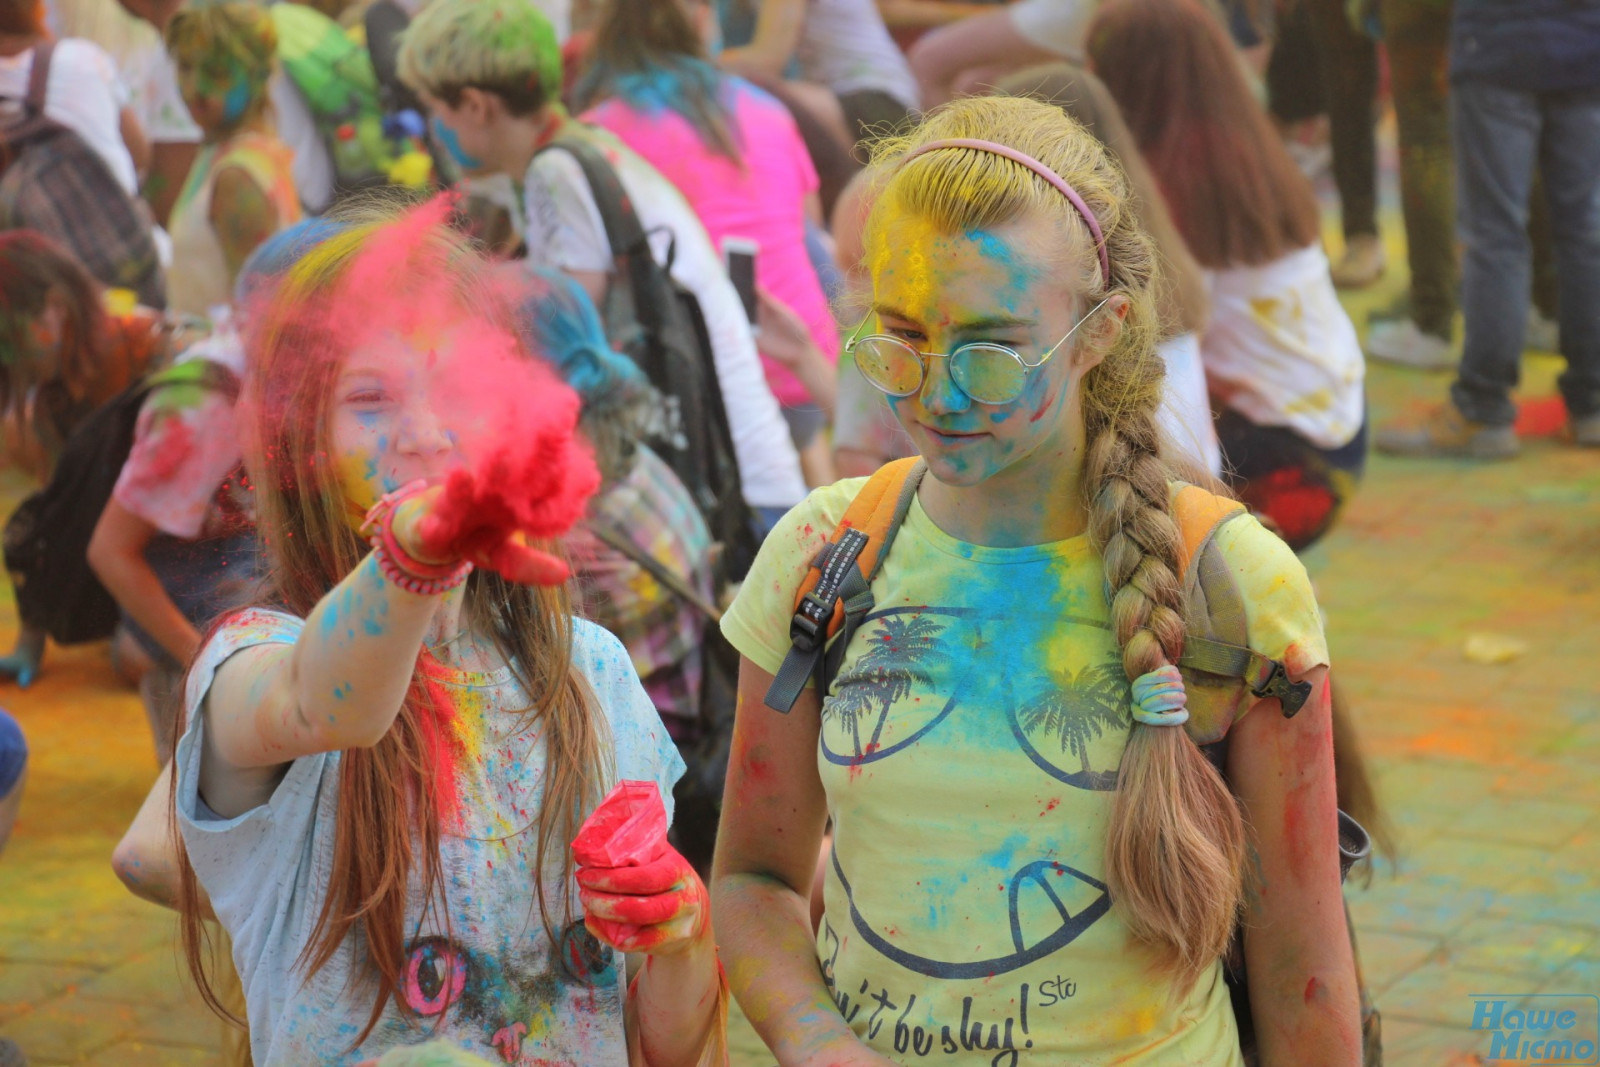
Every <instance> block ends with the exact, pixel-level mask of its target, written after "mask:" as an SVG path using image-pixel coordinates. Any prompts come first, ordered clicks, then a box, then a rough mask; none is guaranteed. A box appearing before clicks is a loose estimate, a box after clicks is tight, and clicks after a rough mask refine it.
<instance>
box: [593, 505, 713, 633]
mask: <svg viewBox="0 0 1600 1067" xmlns="http://www.w3.org/2000/svg"><path fill="white" fill-rule="evenodd" d="M585 525H587V526H588V527H589V532H590V533H592V534H594V535H595V537H596V538H597V539H599V540H600V541H601V542H603V543H604V544H607V545H610V546H611V547H612V548H613V549H615V550H616V551H618V552H620V553H622V554H623V555H624V556H627V557H628V558H629V559H630V560H632V561H633V562H634V563H636V564H638V565H639V567H640V569H642V570H644V571H645V572H646V573H648V574H649V575H650V577H652V578H654V579H655V580H656V581H658V582H660V583H661V585H662V587H663V588H664V589H666V590H667V591H668V592H670V593H672V594H673V595H674V596H676V597H677V598H678V599H679V600H682V601H683V602H684V603H686V604H688V605H689V606H690V607H692V608H694V609H695V610H696V611H698V612H699V613H700V614H701V615H704V616H705V617H706V619H707V620H708V621H709V622H713V623H718V624H720V623H721V622H722V609H721V608H719V607H717V606H716V605H715V604H713V603H711V601H709V600H707V599H706V598H705V597H704V596H702V595H701V594H700V591H699V590H698V589H696V588H695V587H694V586H693V584H691V581H690V579H687V578H685V577H684V576H683V575H681V574H679V573H678V572H677V571H675V570H673V569H672V568H671V567H668V566H667V565H666V564H665V563H662V562H661V561H660V560H659V559H657V558H656V557H654V556H652V555H651V554H650V553H648V552H646V551H645V550H644V549H642V548H640V547H639V546H638V545H637V544H635V543H634V542H633V539H632V538H630V537H629V536H628V535H627V534H625V533H623V532H622V531H621V530H620V529H618V528H617V527H616V526H614V525H612V524H611V523H610V522H607V521H606V520H604V519H597V518H593V517H590V518H588V519H587V520H585Z"/></svg>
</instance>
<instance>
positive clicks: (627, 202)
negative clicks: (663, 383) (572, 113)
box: [535, 135, 660, 328]
mask: <svg viewBox="0 0 1600 1067" xmlns="http://www.w3.org/2000/svg"><path fill="white" fill-rule="evenodd" d="M557 148H559V149H561V150H562V151H564V152H566V153H567V154H568V155H570V156H571V157H572V158H573V159H575V160H577V161H578V166H579V167H580V168H581V169H582V170H583V180H584V181H585V182H587V183H588V185H589V192H590V193H592V194H594V203H595V207H596V208H598V209H599V211H600V223H601V225H603V226H604V227H605V229H606V240H607V241H608V242H610V244H611V256H612V258H613V259H616V260H620V261H623V262H624V263H625V264H626V266H627V268H628V281H629V283H630V285H631V287H632V289H633V291H634V292H636V293H644V292H647V291H648V286H649V280H648V277H647V272H648V270H649V264H648V263H646V262H644V261H643V260H642V259H640V258H639V257H640V256H650V255H651V251H650V242H649V240H648V238H647V237H646V235H645V232H644V227H643V226H642V225H641V224H640V222H639V216H638V214H637V213H635V211H634V210H633V201H632V200H631V199H629V197H628V191H627V190H626V189H624V188H623V187H622V181H621V179H619V178H618V177H617V171H616V168H615V167H613V166H612V165H611V163H610V161H609V160H607V159H606V157H605V154H604V153H602V152H601V151H600V150H599V149H598V148H596V147H595V146H594V145H592V144H590V143H589V142H588V141H586V140H584V139H583V138H582V137H575V136H570V135H567V136H560V137H557V138H555V140H553V141H551V142H550V143H549V144H546V145H544V146H542V147H541V148H540V149H539V151H538V152H536V153H535V156H538V155H541V154H543V153H545V152H548V151H550V150H551V149H557ZM637 303H643V304H648V303H649V301H638V302H637ZM634 314H635V315H637V316H639V318H640V325H642V326H645V327H647V328H649V327H654V326H659V325H660V323H659V322H656V321H654V309H653V308H648V307H637V306H636V307H635V308H634ZM647 315H648V316H651V321H645V316H647Z"/></svg>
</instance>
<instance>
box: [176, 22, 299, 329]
mask: <svg viewBox="0 0 1600 1067" xmlns="http://www.w3.org/2000/svg"><path fill="white" fill-rule="evenodd" d="M277 39H278V38H277V32H276V30H274V28H273V24H272V17H271V15H269V14H268V12H267V9H266V7H265V5H263V4H260V3H257V2H255V0H218V2H216V3H208V4H203V5H196V6H194V7H187V8H185V9H183V10H181V11H179V12H178V13H177V14H176V15H174V16H173V17H172V20H171V21H170V22H168V23H167V29H166V40H167V49H168V51H169V52H171V54H172V59H173V62H174V64H175V65H176V66H177V68H178V84H179V87H180V89H181V90H182V92H183V99H184V103H185V104H187V105H188V108H189V113H190V114H191V115H192V116H193V117H194V121H195V122H196V123H197V124H198V125H199V126H200V129H201V130H202V131H204V134H205V140H204V142H203V144H202V145H201V149H200V155H199V156H198V158H196V159H195V162H194V166H193V167H192V168H191V169H190V171H189V177H188V178H187V180H185V182H184V184H183V189H182V191H181V192H179V194H178V199H177V202H176V203H175V204H174V206H173V208H172V222H171V225H170V226H169V229H170V231H171V234H172V270H171V272H170V273H169V275H168V278H167V285H168V295H167V299H168V307H169V310H171V311H172V312H173V313H174V314H178V315H192V316H197V317H202V318H203V317H205V316H206V315H208V314H210V312H211V309H212V308H214V307H219V306H222V305H226V304H227V303H228V301H229V299H230V298H231V297H232V296H233V285H234V281H235V279H236V278H237V277H238V275H239V270H240V268H241V267H243V266H244V261H245V259H246V257H248V256H249V255H250V253H251V252H252V251H253V250H254V249H255V247H256V246H257V245H259V244H260V243H261V242H262V241H265V240H266V239H267V238H268V237H271V236H272V235H273V234H274V233H275V232H277V231H278V230H280V229H282V228H283V227H285V226H289V225H291V224H293V223H294V222H296V221H297V220H298V219H299V218H300V199H299V196H298V194H297V193H296V192H295V185H294V173H293V163H294V159H293V156H292V154H291V153H290V152H289V150H288V149H287V148H286V147H284V145H283V143H282V142H281V141H279V140H278V138H277V137H276V136H275V135H274V134H273V132H272V124H271V120H270V116H269V114H268V97H267V80H268V78H269V77H270V76H271V74H272V69H273V55H274V53H275V51H276V48H277Z"/></svg>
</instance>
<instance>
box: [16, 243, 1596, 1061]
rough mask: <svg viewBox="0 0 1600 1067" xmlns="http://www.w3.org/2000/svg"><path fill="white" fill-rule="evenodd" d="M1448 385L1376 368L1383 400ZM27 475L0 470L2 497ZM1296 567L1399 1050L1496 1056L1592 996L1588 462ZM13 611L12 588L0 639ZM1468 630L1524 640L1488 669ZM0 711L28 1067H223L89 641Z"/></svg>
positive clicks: (1409, 399)
mask: <svg viewBox="0 0 1600 1067" xmlns="http://www.w3.org/2000/svg"><path fill="white" fill-rule="evenodd" d="M1397 229H1398V227H1397V226H1395V227H1391V232H1393V231H1394V230H1397ZM1395 251H1396V252H1398V250H1395ZM1394 260H1395V261H1401V262H1403V260H1400V258H1399V256H1398V255H1395V256H1394ZM1399 286H1400V279H1399V278H1397V277H1391V278H1390V280H1389V281H1388V282H1387V283H1386V284H1385V285H1384V286H1382V287H1380V288H1379V289H1378V290H1376V291H1374V292H1371V293H1368V294H1365V295H1364V296H1363V297H1362V298H1360V299H1359V300H1356V301H1352V309H1353V310H1357V311H1360V310H1364V309H1365V308H1367V307H1370V306H1373V305H1376V304H1379V303H1384V302H1386V301H1387V300H1388V299H1391V298H1392V297H1393V296H1394V294H1395V293H1396V292H1397V291H1398V288H1399ZM1558 370H1559V361H1557V360H1555V359H1553V358H1551V357H1548V356H1545V357H1539V356H1533V357H1530V359H1529V361H1528V381H1527V383H1526V384H1525V387H1524V395H1526V396H1533V397H1538V396H1548V395H1550V394H1551V393H1552V392H1553V379H1554V375H1555V373H1556V372H1557V371H1558ZM1447 380H1448V376H1446V375H1423V374H1416V373H1411V372H1405V371H1399V370H1392V369H1386V368H1382V367H1375V368H1374V369H1373V372H1372V378H1371V397H1372V401H1373V408H1374V413H1375V415H1376V416H1377V417H1379V418H1382V417H1384V416H1386V415H1388V414H1391V413H1395V412H1399V411H1404V410H1407V409H1409V408H1415V407H1417V406H1419V405H1421V404H1423V403H1425V402H1431V401H1433V400H1436V399H1437V398H1438V397H1439V396H1441V395H1442V392H1443V389H1444V387H1445V384H1446V382H1447ZM23 490H24V486H23V484H22V483H21V482H20V481H19V480H17V479H16V478H15V477H14V476H6V475H0V512H9V510H10V507H11V505H12V504H13V503H14V502H15V500H16V499H18V497H19V495H20V494H21V492H22V491H23ZM1308 564H1309V566H1310V568H1311V570H1312V572H1313V574H1314V575H1315V577H1316V581H1317V585H1318V589H1319V593H1320V595H1321V598H1322V601H1323V603H1324V605H1325V606H1326V609H1327V612H1328V618H1329V631H1330V636H1331V643H1332V648H1333V653H1334V658H1335V666H1336V670H1337V672H1338V675H1339V677H1340V679H1341V683H1342V684H1343V685H1345V686H1346V687H1347V691H1348V692H1349V693H1350V695H1351V697H1352V701H1353V704H1354V709H1355V714H1356V717H1357V719H1358V721H1359V723H1360V726H1361V730H1362V734H1363V737H1364V739H1365V743H1366V746H1367V748H1368V751H1369V753H1370V755H1371V757H1372V759H1373V762H1374V764H1375V765H1376V768H1377V770H1378V774H1379V784H1380V787H1381V789H1382V791H1383V794H1384V798H1385V800H1386V802H1387V803H1388V805H1389V809H1390V811H1391V812H1392V815H1393V818H1394V820H1395V822H1396V824H1397V826H1398V828H1399V830H1400V835H1401V846H1402V855H1401V859H1400V862H1399V865H1398V867H1397V868H1393V869H1391V868H1384V869H1382V870H1380V871H1378V872H1377V875H1376V877H1374V878H1373V879H1372V882H1371V885H1370V886H1369V887H1367V888H1352V889H1351V890H1350V892H1349V900H1350V905H1351V909H1352V911H1353V913H1354V916H1355V919H1356V923H1357V927H1358V933H1359V938H1360V945H1361V951H1362V954H1363V956H1364V958H1365V963H1366V968H1367V973H1368V978H1369V981H1370V983H1371V986H1372V990H1373V992H1374V994H1375V996H1376V997H1377V999H1378V1002H1379V1004H1380V1006H1381V1008H1382V1009H1383V1012H1384V1016H1385V1033H1386V1038H1387V1040H1386V1045H1387V1052H1388V1055H1387V1060H1388V1062H1389V1063H1390V1064H1393V1065H1397V1067H1412V1065H1415V1067H1438V1065H1452V1064H1470V1063H1480V1062H1486V1061H1485V1060H1483V1059H1482V1058H1481V1057H1482V1056H1483V1055H1486V1054H1487V1052H1488V1040H1489V1035H1488V1034H1487V1033H1485V1032H1483V1031H1474V1030H1472V1029H1471V1028H1470V1026H1471V1022H1472V1018H1473V1001H1472V999H1471V997H1470V994H1473V993H1497V994H1502V995H1505V996H1506V997H1507V998H1509V999H1511V1000H1513V1001H1516V1002H1524V1001H1525V998H1528V997H1531V996H1534V995H1535V994H1550V993H1589V994H1595V993H1600V777H1597V775H1596V773H1595V768H1596V766H1597V764H1600V684H1597V682H1596V680H1595V676H1594V675H1591V674H1589V673H1588V672H1589V669H1590V668H1591V667H1593V666H1595V665H1596V663H1597V662H1600V454H1597V453H1580V452H1577V451H1575V450H1573V449H1571V448H1568V447H1565V446H1562V445H1559V444H1557V443H1555V442H1553V441H1548V440H1535V441H1531V442H1530V443H1529V445H1528V447H1527V450H1526V452H1525V454H1524V456H1523V457H1522V458H1521V459H1519V460H1517V461H1515V462H1511V463H1506V464H1501V465H1496V466H1473V465H1468V464H1465V463H1448V462H1421V461H1403V462H1402V461H1395V460H1388V459H1385V458H1383V457H1374V458H1373V461H1372V464H1371V467H1370V470H1369V474H1368V477H1367V480H1366V482H1365V483H1364V485H1363V486H1362V489H1361V492H1360V494H1359V496H1358V497H1357V498H1356V500H1355V501H1354V503H1353V504H1352V505H1351V507H1350V508H1349V510H1348V512H1347V513H1346V516H1345V518H1344V520H1343V522H1342V525H1341V526H1340V528H1339V529H1338V530H1337V531H1336V532H1335V533H1334V534H1333V535H1332V536H1331V537H1329V538H1328V540H1327V541H1326V543H1325V544H1324V545H1322V546H1319V547H1318V548H1317V549H1316V550H1314V551H1313V553H1312V554H1311V556H1310V558H1309V559H1308ZM14 625H15V620H14V614H13V612H12V610H11V608H10V606H9V600H8V601H7V603H6V605H5V606H4V607H3V608H0V642H5V647H9V641H10V639H11V634H12V631H13V628H14ZM1474 637H1477V638H1478V642H1477V643H1483V640H1482V639H1483V638H1484V637H1488V638H1490V639H1492V640H1491V641H1490V642H1489V643H1490V644H1494V643H1495V642H1496V641H1498V643H1499V644H1500V645H1501V646H1502V647H1503V648H1507V650H1508V651H1509V652H1510V653H1512V655H1511V656H1510V658H1509V660H1508V661H1507V662H1502V663H1480V662H1476V661H1475V660H1474V659H1472V658H1470V657H1469V656H1468V655H1467V652H1466V650H1467V648H1468V643H1469V640H1471V639H1473V638H1474ZM1500 639H1511V642H1512V644H1511V645H1510V646H1507V644H1506V642H1505V641H1503V640H1500ZM1516 642H1521V643H1522V644H1521V646H1520V651H1519V647H1518V646H1517V645H1516V644H1515V643H1516ZM0 702H4V703H5V705H6V706H8V707H9V708H10V709H11V710H12V711H13V712H14V713H15V714H16V715H17V717H18V718H19V719H20V720H21V722H22V723H23V727H24V729H25V730H26V731H27V733H28V736H29V740H30V743H31V745H32V747H33V761H32V769H31V778H30V781H29V783H28V792H27V796H26V800H25V802H24V806H23V809H22V816H21V819H20V821H19V824H18V828H17V832H16V835H15V837H14V838H13V840H12V842H11V846H10V848H9V850H8V851H7V853H6V855H5V856H4V858H3V859H0V1034H3V1035H4V1036H6V1037H9V1038H11V1039H12V1040H14V1041H16V1042H17V1043H18V1044H20V1045H21V1046H22V1048H23V1049H24V1050H25V1051H26V1053H27V1054H28V1056H29V1059H30V1062H31V1063H33V1064H35V1065H38V1067H49V1065H67V1064H72V1065H98V1064H108V1065H109V1064H116V1065H121V1067H140V1065H144V1064H151V1065H180V1067H185V1065H190V1064H194V1065H199V1064H211V1063H215V1062H217V1052H216V1050H217V1048H218V1045H219V1039H220V1038H219V1035H220V1024H219V1023H218V1022H217V1021H216V1020H215V1019H214V1018H213V1017H211V1016H210V1015H209V1014H207V1012H206V1011H205V1009H204V1008H203V1007H201V1006H200V1004H199V1001H198V997H197V996H196V995H195V994H194V993H193V992H192V990H191V988H190V986H189V983H188V980H187V978H186V977H185V976H184V974H183V973H182V972H181V971H180V969H179V967H178V965H177V962H176V957H175V951H174V944H175V926H174V921H173V918H172V916H171V915H170V914H169V913H167V912H164V911H163V910H161V909H159V908H157V907H154V906H152V905H148V904H145V903H142V902H140V901H138V900H135V899H134V898H132V897H131V896H128V895H127V894H126V893H125V892H123V890H122V888H121V886H120V884H119V883H118V882H117V881H116V880H115V878H114V877H113V876H112V873H111V869H110V866H109V863H108V859H109V856H110V852H111V848H112V846H113V845H114V843H115V842H116V840H117V838H118V837H119V836H120V834H121V831H122V829H123V828H124V827H125V826H126V824H127V822H128V821H129V819H130V818H131V817H132V815H133V813H134V811H135V809H136V808H137V807H138V804H139V802H140V800H141V798H142V797H143V795H144V793H145V791H146V790H147V788H148V787H149V784H150V782H151V780H152V779H153V778H154V776H155V772H156V763H155V759H154V755H153V752H152V747H151V742H150V737H149V730H148V727H147V726H146V724H145V720H144V716H143V714H142V712H141V711H140V708H139V704H138V700H137V698H136V697H135V696H134V694H132V693H131V692H129V691H127V690H126V689H125V688H123V687H122V686H121V685H120V684H119V683H118V682H117V680H116V678H115V676H114V675H113V674H112V672H111V669H110V667H109V665H108V663H107V659H106V653H105V649H104V647H103V646H89V647H85V648H77V649H67V650H61V649H52V650H51V652H50V658H49V661H48V664H47V670H46V671H45V672H44V674H43V675H42V676H41V678H40V679H39V681H38V682H37V683H35V685H34V686H33V688H31V689H29V690H27V691H25V692H19V691H17V690H15V689H14V688H12V689H7V690H5V691H4V692H0ZM1527 1003H1533V1002H1531V1001H1528V1002H1527ZM736 1044H737V1046H738V1047H739V1048H740V1050H741V1055H740V1062H741V1063H748V1064H751V1065H754V1064H759V1063H762V1062H767V1063H770V1062H771V1061H770V1059H765V1060H763V1058H762V1056H761V1055H760V1053H759V1051H758V1050H759V1046H758V1045H756V1044H755V1042H754V1037H753V1035H752V1034H750V1032H749V1031H748V1029H747V1028H745V1027H742V1026H741V1027H740V1029H739V1031H738V1038H737V1040H736ZM752 1046H753V1047H752ZM1591 1062H1592V1061H1591Z"/></svg>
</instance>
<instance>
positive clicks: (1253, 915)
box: [1228, 667, 1361, 1067]
mask: <svg viewBox="0 0 1600 1067" xmlns="http://www.w3.org/2000/svg"><path fill="white" fill-rule="evenodd" d="M1305 680H1306V681H1309V682H1310V683H1311V684H1312V686H1313V690H1312V692H1313V693H1314V694H1315V695H1314V696H1313V697H1312V699H1310V700H1309V701H1307V702H1306V705H1305V707H1304V708H1302V709H1301V710H1300V712H1299V713H1298V714H1297V715H1295V716H1294V718H1292V719H1285V718H1284V717H1283V713H1282V710H1281V709H1280V707H1279V705H1278V702H1277V701H1276V700H1265V701H1261V702H1259V703H1258V704H1257V705H1256V706H1255V707H1254V708H1253V709H1252V711H1251V713H1250V714H1248V715H1246V716H1245V717H1244V718H1243V719H1242V720H1240V721H1239V722H1238V723H1237V724H1236V725H1235V726H1234V728H1233V731H1232V734H1231V742H1230V744H1229V749H1228V777H1229V780H1230V781H1231V783H1232V785H1233V789H1234V791H1235V792H1236V793H1237V794H1238V796H1239V799H1240V801H1241V802H1242V803H1243V805H1244V810H1245V817H1246V820H1247V822H1248V824H1249V825H1250V827H1251V829H1252V831H1253V837H1254V843H1255V848H1256V852H1257V859H1258V863H1257V864H1256V865H1255V867H1256V871H1257V882H1258V884H1257V885H1256V886H1255V887H1254V890H1253V892H1252V893H1251V894H1250V896H1249V905H1248V914H1247V916H1246V920H1245V931H1246V933H1245V943H1244V948H1245V962H1246V965H1247V966H1248V968H1249V972H1250V1006H1251V1008H1252V1010H1253V1012H1254V1015H1255V1023H1256V1035H1257V1039H1258V1041H1259V1043H1260V1050H1261V1062H1262V1064H1263V1065H1265V1067H1280V1065H1285V1064H1295V1065H1319V1064H1327V1065H1335V1064H1337V1065H1340V1067H1356V1065H1359V1064H1360V1063H1361V1011H1360V1004H1359V999H1358V993H1357V990H1356V972H1355V960H1354V957H1353V955H1352V952H1351V948H1350V937H1349V934H1348V932H1347V929H1346V926H1345V917H1344V895H1343V892H1342V890H1341V887H1340V884H1339V857H1338V847H1337V842H1338V822H1337V814H1336V813H1337V811H1338V807H1337V802H1336V800H1335V792H1334V774H1333V735H1332V729H1331V722H1332V719H1331V710H1330V701H1329V696H1328V671H1327V668H1326V667H1318V668H1317V669H1316V670H1313V671H1311V672H1310V673H1309V674H1308V675H1307V676H1306V678H1305Z"/></svg>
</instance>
